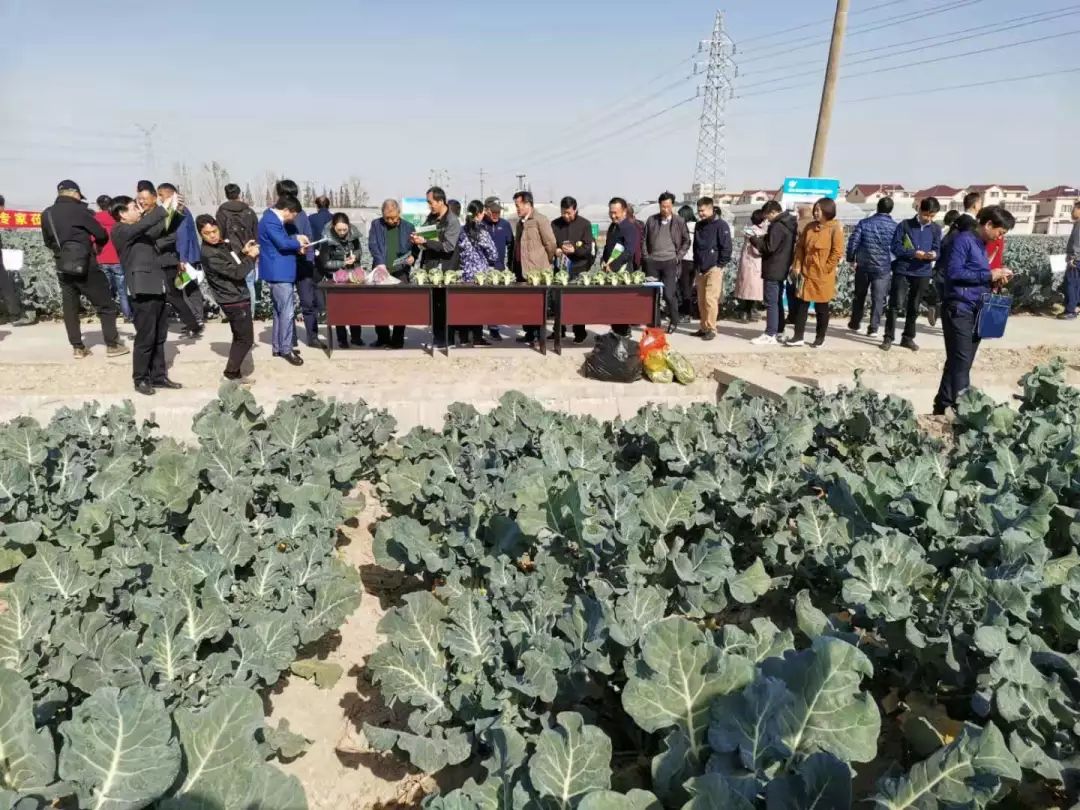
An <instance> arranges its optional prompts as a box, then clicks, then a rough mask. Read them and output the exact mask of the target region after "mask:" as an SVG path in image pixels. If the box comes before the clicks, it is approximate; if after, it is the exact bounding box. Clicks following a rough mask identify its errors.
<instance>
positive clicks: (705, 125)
mask: <svg viewBox="0 0 1080 810" xmlns="http://www.w3.org/2000/svg"><path fill="white" fill-rule="evenodd" d="M706 48H707V49H708V51H709V61H708V63H707V64H706V66H705V84H704V86H703V87H701V89H700V92H701V94H702V95H703V96H704V97H705V100H704V103H703V104H702V107H701V123H700V125H699V129H698V148H697V163H696V164H695V166H694V184H695V185H696V186H697V187H698V188H699V190H700V191H701V193H703V194H704V193H705V189H706V188H707V189H708V191H709V192H712V193H716V192H719V191H722V190H725V186H726V185H727V145H726V143H725V140H724V136H725V132H724V130H725V129H726V127H727V122H726V120H725V119H726V115H727V103H728V100H729V99H730V98H731V97H732V95H733V88H734V83H735V77H736V76H738V74H739V69H738V67H736V65H735V59H734V56H735V43H734V42H733V41H732V39H731V37H729V36H728V35H727V32H726V31H725V30H724V13H723V12H722V11H718V12H716V21H715V22H714V23H713V30H712V36H711V37H709V39H705V40H702V42H701V50H704V49H706Z"/></svg>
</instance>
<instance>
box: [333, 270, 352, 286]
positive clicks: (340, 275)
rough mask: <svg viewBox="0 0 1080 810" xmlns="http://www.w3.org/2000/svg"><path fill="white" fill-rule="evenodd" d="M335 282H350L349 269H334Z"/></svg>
mask: <svg viewBox="0 0 1080 810" xmlns="http://www.w3.org/2000/svg"><path fill="white" fill-rule="evenodd" d="M334 283H335V284H348V283H349V271H348V270H335V271H334Z"/></svg>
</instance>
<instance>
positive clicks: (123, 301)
mask: <svg viewBox="0 0 1080 810" xmlns="http://www.w3.org/2000/svg"><path fill="white" fill-rule="evenodd" d="M100 267H101V272H103V273H104V274H105V278H106V279H107V280H108V282H109V290H110V291H111V292H112V297H113V298H114V299H115V300H117V301H119V302H120V312H122V313H123V315H124V317H125V318H127V319H128V320H129V321H130V320H131V318H132V311H131V302H130V301H128V293H127V284H126V283H125V282H124V268H123V267H121V266H120V265H118V264H103V265H100Z"/></svg>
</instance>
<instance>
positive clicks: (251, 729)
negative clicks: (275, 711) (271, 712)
mask: <svg viewBox="0 0 1080 810" xmlns="http://www.w3.org/2000/svg"><path fill="white" fill-rule="evenodd" d="M174 719H175V721H176V727H177V729H178V730H179V732H180V745H181V747H182V748H183V752H184V767H183V771H182V773H181V776H182V779H183V781H182V782H181V783H180V786H179V788H177V790H176V793H175V794H174V795H173V796H172V798H170V799H168V800H167V801H165V802H163V803H162V810H222V808H224V810H229V808H233V807H245V804H244V802H246V801H247V799H248V798H249V796H250V795H251V793H252V790H253V789H254V784H255V777H254V768H255V765H256V764H258V762H259V757H258V752H257V749H256V745H255V730H256V729H257V728H258V727H259V726H260V725H262V701H261V700H259V696H258V695H257V694H256V693H255V692H252V691H250V690H248V689H242V688H239V687H225V688H224V689H222V690H221V692H220V693H219V694H218V696H217V697H216V698H214V699H213V700H212V701H211V702H210V704H209V705H208V706H207V707H206V708H204V709H200V710H198V711H195V710H192V709H179V710H178V711H177V712H176V714H175V715H174Z"/></svg>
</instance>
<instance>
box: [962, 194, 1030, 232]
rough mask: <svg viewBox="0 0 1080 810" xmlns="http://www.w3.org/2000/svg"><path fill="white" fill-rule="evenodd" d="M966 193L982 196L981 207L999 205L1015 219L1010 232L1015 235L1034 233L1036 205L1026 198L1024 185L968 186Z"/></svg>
mask: <svg viewBox="0 0 1080 810" xmlns="http://www.w3.org/2000/svg"><path fill="white" fill-rule="evenodd" d="M967 191H975V192H978V193H979V194H981V195H982V198H983V205H984V206H986V205H1000V206H1003V207H1004V208H1005V210H1006V211H1008V212H1009V213H1010V214H1012V215H1013V217H1014V218H1015V219H1016V227H1014V228H1013V230H1012V232H1013V233H1017V234H1030V233H1035V209H1036V207H1037V203H1036V202H1035V201H1034V200H1031V199H1029V198H1028V187H1027V186H1024V185H1005V184H1002V183H989V184H985V185H976V186H968V188H967Z"/></svg>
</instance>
